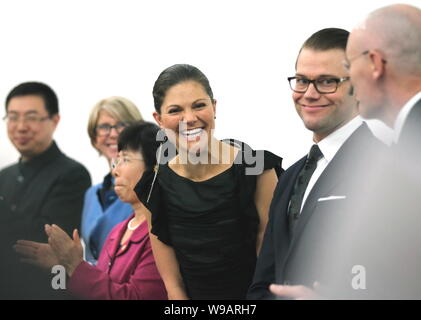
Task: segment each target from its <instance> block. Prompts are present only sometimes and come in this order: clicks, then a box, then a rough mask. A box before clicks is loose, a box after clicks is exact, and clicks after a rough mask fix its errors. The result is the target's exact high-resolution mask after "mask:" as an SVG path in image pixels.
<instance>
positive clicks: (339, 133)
mask: <svg viewBox="0 0 421 320" xmlns="http://www.w3.org/2000/svg"><path fill="white" fill-rule="evenodd" d="M362 123H363V120H362V119H361V117H360V116H356V117H355V118H354V119H352V120H351V121H349V122H348V123H347V124H345V125H343V126H342V127H340V128H339V129H337V130H335V131H334V132H332V133H331V134H330V135H328V136H327V137H326V138H324V139H323V140H322V141H320V142H319V143H318V144H317V145H318V146H319V148H320V150H321V151H322V153H323V156H324V158H325V159H326V160H327V162H330V161H331V160H332V159H333V157H334V156H335V154H336V152H338V150H339V149H340V147H342V145H343V144H344V142H345V141H346V140H347V139H348V138H349V137H350V136H351V134H353V133H354V131H355V130H357V128H358V127H359V126H361V124H362Z"/></svg>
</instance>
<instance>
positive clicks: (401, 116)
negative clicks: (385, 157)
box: [393, 91, 421, 143]
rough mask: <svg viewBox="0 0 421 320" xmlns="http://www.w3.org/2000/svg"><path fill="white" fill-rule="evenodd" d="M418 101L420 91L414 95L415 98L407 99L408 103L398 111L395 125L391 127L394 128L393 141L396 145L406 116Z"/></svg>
mask: <svg viewBox="0 0 421 320" xmlns="http://www.w3.org/2000/svg"><path fill="white" fill-rule="evenodd" d="M418 100H421V91H420V92H418V93H417V94H415V96H413V97H412V98H411V99H409V100H408V102H407V103H406V104H405V105H404V106H403V108H402V109H401V111H399V113H398V117H397V118H396V120H395V124H394V126H393V128H394V129H393V130H394V137H393V141H394V142H395V143H397V142H398V140H399V136H400V135H401V132H402V128H403V125H404V123H405V121H406V118H407V117H408V114H409V113H410V112H411V110H412V108H413V107H414V106H415V104H416V103H417V102H418Z"/></svg>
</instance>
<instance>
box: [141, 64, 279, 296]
mask: <svg viewBox="0 0 421 320" xmlns="http://www.w3.org/2000/svg"><path fill="white" fill-rule="evenodd" d="M153 95H154V102H155V108H156V112H155V113H154V117H155V120H156V121H157V122H158V124H159V125H160V127H161V128H162V129H164V130H165V132H166V134H167V137H168V138H169V141H167V142H165V143H164V144H163V147H164V148H163V149H165V148H166V147H170V146H176V148H177V154H176V155H175V152H174V157H173V158H172V159H169V161H167V162H166V163H164V162H165V161H162V159H161V161H160V162H161V165H160V166H159V168H158V170H157V171H156V172H157V173H156V174H155V173H153V172H150V174H148V175H144V178H142V180H141V181H140V182H139V184H138V187H137V188H136V190H139V192H138V196H139V198H140V199H141V200H142V201H143V202H144V203H145V205H146V206H147V207H148V209H149V210H150V212H151V217H150V219H149V222H150V224H151V233H152V235H151V239H152V246H153V250H154V255H155V259H156V263H157V266H158V269H159V271H160V273H161V276H162V278H163V280H164V283H165V286H166V289H167V292H168V296H169V298H170V299H244V298H245V296H246V292H247V288H248V286H249V285H250V282H251V280H252V277H253V272H254V267H255V263H256V256H257V252H258V251H259V249H260V245H261V243H262V237H263V233H264V230H265V227H266V223H267V220H268V216H267V215H268V211H269V205H270V202H271V199H272V195H273V191H274V189H275V186H276V183H277V180H278V178H277V173H279V171H280V170H281V160H282V159H281V158H279V157H277V156H275V155H274V154H272V153H270V152H267V151H260V152H259V151H252V150H251V149H250V148H249V147H248V146H246V145H244V144H241V143H240V144H236V143H229V142H226V141H219V140H217V139H216V138H214V136H213V129H214V127H215V118H216V116H215V112H216V100H214V98H213V93H212V90H211V88H210V85H209V82H208V79H207V78H206V76H205V75H204V74H203V73H202V72H201V71H200V70H199V69H197V68H195V67H193V66H190V65H174V66H172V67H169V68H167V69H166V70H164V71H163V72H162V73H161V74H160V76H159V77H158V79H157V81H156V82H155V85H154V90H153ZM163 149H161V151H163ZM163 155H164V153H163V152H161V156H163ZM259 166H260V169H261V170H259ZM155 176H156V177H155ZM147 187H149V188H147ZM145 190H147V191H148V192H145Z"/></svg>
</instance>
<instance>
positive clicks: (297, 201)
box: [288, 144, 323, 231]
mask: <svg viewBox="0 0 421 320" xmlns="http://www.w3.org/2000/svg"><path fill="white" fill-rule="evenodd" d="M322 157H323V153H322V152H321V151H320V148H319V147H318V145H317V144H314V145H313V146H312V147H311V149H310V152H309V154H308V156H307V160H306V163H305V164H304V167H303V168H302V169H301V171H300V173H299V174H298V177H297V180H295V184H294V189H293V191H292V196H291V200H290V202H289V207H288V218H289V226H290V230H291V231H294V228H295V224H296V222H297V220H298V218H299V216H300V213H301V205H302V203H303V198H304V194H305V192H306V189H307V186H308V183H309V181H310V178H311V176H312V175H313V172H314V170H316V168H317V161H318V160H319V159H320V158H322Z"/></svg>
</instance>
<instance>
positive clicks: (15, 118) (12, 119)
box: [3, 113, 51, 126]
mask: <svg viewBox="0 0 421 320" xmlns="http://www.w3.org/2000/svg"><path fill="white" fill-rule="evenodd" d="M48 119H51V116H46V117H40V116H38V115H34V114H30V115H26V116H23V117H20V116H19V115H17V114H14V113H11V114H6V115H5V116H4V117H3V120H4V121H6V123H7V124H8V125H16V124H18V123H19V122H20V121H22V122H23V123H24V124H26V125H29V126H35V125H38V124H39V123H41V122H43V121H45V120H48Z"/></svg>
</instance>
